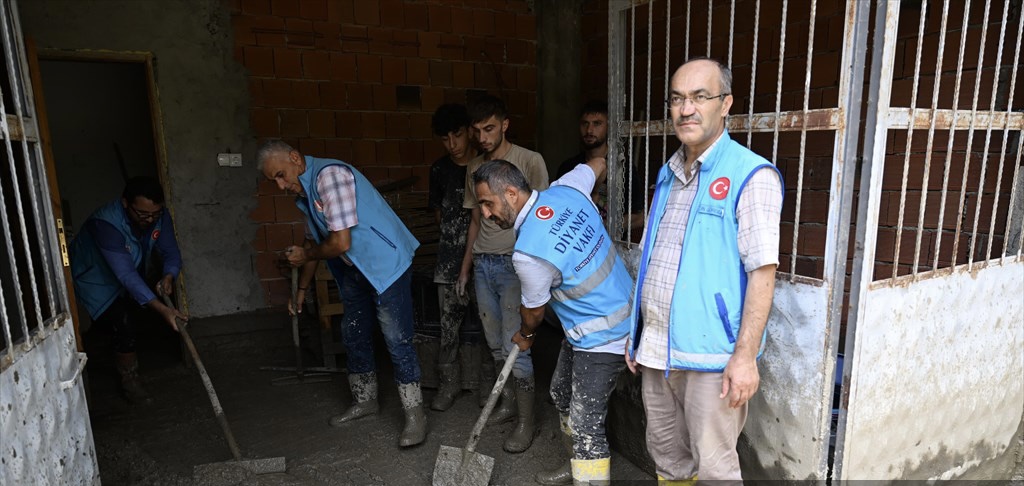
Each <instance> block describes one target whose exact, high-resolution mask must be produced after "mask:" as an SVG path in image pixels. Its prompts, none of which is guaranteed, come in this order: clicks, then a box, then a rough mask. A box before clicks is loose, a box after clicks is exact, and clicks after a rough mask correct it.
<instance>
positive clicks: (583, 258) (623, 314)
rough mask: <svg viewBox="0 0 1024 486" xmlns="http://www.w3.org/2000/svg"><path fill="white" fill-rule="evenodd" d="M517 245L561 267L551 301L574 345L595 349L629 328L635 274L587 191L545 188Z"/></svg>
mask: <svg viewBox="0 0 1024 486" xmlns="http://www.w3.org/2000/svg"><path fill="white" fill-rule="evenodd" d="M515 251H517V252H520V253H523V254H526V255H530V256H533V257H536V258H540V259H542V260H544V261H546V262H548V263H550V264H551V265H552V266H554V267H555V268H557V269H558V271H560V272H561V273H562V283H561V285H559V286H558V287H555V288H553V289H551V301H550V305H551V308H552V309H553V310H554V311H555V314H556V315H558V319H559V320H561V321H562V328H563V329H564V330H565V337H566V338H567V339H568V340H569V342H570V343H572V345H573V346H576V347H579V348H582V349H593V348H595V347H597V346H601V345H604V344H607V343H610V342H612V341H615V340H618V339H622V338H623V337H624V336H625V335H626V334H627V333H628V332H629V316H630V313H631V312H630V309H631V307H630V301H631V294H632V291H633V279H632V278H631V277H630V275H629V272H628V271H627V270H626V266H625V265H624V264H623V263H622V259H621V258H619V255H618V253H617V252H616V251H615V247H614V246H613V244H612V240H611V238H610V237H609V236H608V232H607V231H605V228H604V224H603V223H602V221H601V215H600V213H598V210H597V208H595V207H594V204H593V203H591V202H590V199H589V198H588V197H587V196H586V195H584V194H582V193H581V192H579V191H577V190H576V189H574V188H572V187H569V186H553V187H551V188H550V189H548V190H546V191H544V192H541V193H540V194H539V195H538V196H537V201H536V203H535V204H534V205H533V208H532V209H531V210H530V214H528V215H527V216H526V219H525V220H524V221H523V224H522V225H520V227H519V234H518V235H517V237H516V246H515Z"/></svg>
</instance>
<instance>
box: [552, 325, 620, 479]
mask: <svg viewBox="0 0 1024 486" xmlns="http://www.w3.org/2000/svg"><path fill="white" fill-rule="evenodd" d="M625 367H626V362H625V361H624V360H623V359H622V355H621V354H612V353H589V352H586V351H580V350H574V349H572V345H571V344H569V342H568V341H566V340H564V339H563V340H562V350H561V351H560V352H559V353H558V363H557V364H556V365H555V372H554V374H553V375H552V376H551V398H552V399H553V400H554V401H555V408H556V409H557V410H558V413H559V414H562V415H568V416H569V427H570V428H571V429H572V449H573V459H577V460H586V461H589V460H594V459H604V458H608V457H611V452H610V451H609V449H608V438H607V436H606V434H605V426H604V421H605V417H607V416H608V398H609V397H610V396H611V394H612V391H614V390H615V380H616V379H617V378H618V376H619V373H621V372H622V369H623V368H625Z"/></svg>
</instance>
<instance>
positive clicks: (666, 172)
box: [629, 131, 782, 372]
mask: <svg viewBox="0 0 1024 486" xmlns="http://www.w3.org/2000/svg"><path fill="white" fill-rule="evenodd" d="M763 167H771V168H772V169H773V170H775V172H776V174H779V172H778V169H776V168H775V166H774V165H772V164H771V163H769V162H768V161H767V160H765V159H764V158H762V157H761V156H759V155H757V154H755V153H754V152H751V151H750V150H748V149H747V148H746V147H743V146H742V145H740V144H738V143H736V142H735V141H733V140H732V138H730V137H729V132H728V131H726V132H725V134H724V135H723V136H722V139H721V140H720V141H719V142H718V144H717V145H716V146H715V148H714V149H712V151H711V152H710V153H709V154H708V155H707V157H705V160H704V162H703V163H702V164H701V166H700V172H699V173H698V175H697V178H698V179H697V194H696V195H695V196H694V200H693V205H692V206H691V208H690V213H689V216H688V219H687V224H686V237H685V238H683V249H682V254H681V255H680V259H679V273H678V275H677V277H676V284H675V288H674V291H673V295H672V305H671V311H670V313H669V342H667V343H665V345H666V346H667V347H668V349H669V353H668V362H667V363H665V370H666V372H667V370H669V369H685V370H697V371H712V372H720V371H723V370H725V366H726V364H728V362H729V358H731V357H732V353H733V351H734V350H735V348H736V337H737V335H738V332H739V329H740V319H741V317H742V316H743V299H744V296H745V294H746V288H747V273H746V270H745V269H744V267H743V262H742V261H740V257H739V248H738V243H737V233H738V229H739V226H738V223H737V221H736V205H737V204H738V203H739V198H740V194H741V193H742V191H743V187H744V186H745V185H746V183H747V180H749V178H750V176H751V175H753V174H754V172H756V171H757V170H759V169H761V168H763ZM779 178H780V182H781V179H782V175H781V174H779ZM674 180H675V174H674V173H673V172H672V169H670V168H669V166H668V164H665V165H664V166H662V168H661V170H660V171H659V173H658V181H657V186H656V187H655V190H654V201H653V203H652V204H651V215H650V217H649V218H648V220H647V234H646V236H645V237H644V247H643V252H642V254H641V257H640V270H639V272H638V276H637V291H636V295H635V296H634V299H633V308H634V312H633V318H632V319H631V322H632V329H631V331H630V336H631V337H632V340H631V342H632V346H631V349H630V350H629V353H630V356H634V357H635V355H636V348H637V346H638V344H639V337H640V333H641V331H642V327H643V321H642V320H641V319H639V309H640V302H641V301H642V295H643V294H642V292H643V284H644V278H645V277H646V274H647V265H648V263H649V262H650V259H651V249H652V248H653V247H654V242H655V240H656V239H657V236H658V227H659V225H660V224H661V218H662V216H664V214H665V206H666V203H667V201H668V196H669V191H670V190H671V189H672V185H673V182H674ZM763 351H764V336H762V337H761V348H760V349H759V350H758V353H757V356H758V357H760V356H761V353H762V352H763Z"/></svg>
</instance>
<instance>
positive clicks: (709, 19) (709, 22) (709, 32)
mask: <svg viewBox="0 0 1024 486" xmlns="http://www.w3.org/2000/svg"><path fill="white" fill-rule="evenodd" d="M711 2H712V0H708V40H707V53H706V54H704V55H705V56H707V57H711V14H712V13H713V12H714V10H715V6H714V5H713V4H712V3H711Z"/></svg>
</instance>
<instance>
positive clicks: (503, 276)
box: [473, 254, 533, 378]
mask: <svg viewBox="0 0 1024 486" xmlns="http://www.w3.org/2000/svg"><path fill="white" fill-rule="evenodd" d="M473 285H474V286H475V287H476V301H477V307H478V310H479V311H480V322H481V323H482V324H483V328H484V336H485V337H486V338H487V346H488V347H489V348H491V354H492V355H493V356H494V360H495V361H505V358H507V357H508V353H510V352H512V346H515V344H514V343H512V335H513V334H514V333H517V332H519V329H520V327H521V325H522V318H521V317H520V316H519V306H520V304H521V303H522V298H523V297H522V288H521V287H520V284H519V277H518V276H517V275H516V270H515V268H514V267H513V266H512V255H491V254H478V255H473ZM512 375H513V376H515V377H516V378H527V377H530V376H533V358H532V357H531V356H530V351H527V352H525V353H519V357H518V358H516V364H515V366H514V367H513V368H512Z"/></svg>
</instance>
